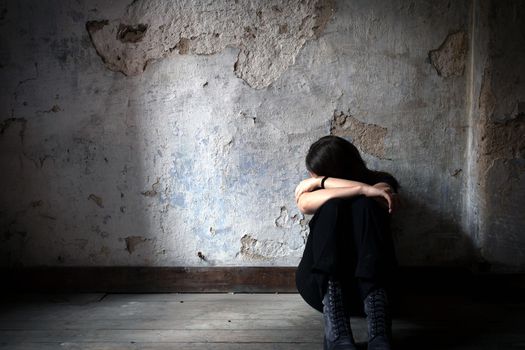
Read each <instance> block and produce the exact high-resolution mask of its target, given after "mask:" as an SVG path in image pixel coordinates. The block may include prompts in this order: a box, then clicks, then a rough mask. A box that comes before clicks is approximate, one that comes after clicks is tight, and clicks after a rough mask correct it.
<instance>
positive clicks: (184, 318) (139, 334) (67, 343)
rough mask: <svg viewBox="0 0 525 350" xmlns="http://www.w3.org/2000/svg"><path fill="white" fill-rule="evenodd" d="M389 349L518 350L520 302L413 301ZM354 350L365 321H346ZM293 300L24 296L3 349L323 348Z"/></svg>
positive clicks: (2, 314) (11, 303)
mask: <svg viewBox="0 0 525 350" xmlns="http://www.w3.org/2000/svg"><path fill="white" fill-rule="evenodd" d="M408 299H409V300H405V301H404V303H405V304H406V305H405V306H402V310H401V311H402V316H398V317H396V318H394V322H393V329H394V341H395V342H394V344H395V349H399V350H401V349H525V303H522V302H511V301H506V300H500V301H498V302H494V301H490V302H474V301H472V300H468V299H465V298H459V297H440V296H433V297H432V296H425V297H422V296H420V297H410V298H408ZM352 326H353V331H354V334H355V337H356V340H357V341H358V342H359V348H360V349H366V322H365V320H364V319H363V318H353V319H352ZM322 338H323V328H322V314H321V313H319V312H318V311H316V310H314V309H312V308H311V307H310V306H308V305H307V304H306V303H305V302H304V301H303V300H302V298H301V297H300V295H299V294H231V293H201V294H199V293H169V294H68V295H64V294H22V295H17V296H16V297H13V296H9V297H4V299H3V302H2V304H1V306H0V349H42V350H47V349H100V350H102V349H152V350H153V349H155V350H158V349H181V350H190V349H192V350H193V349H215V350H223V349H245V350H255V349H274V350H279V349H291V350H295V349H297V350H299V349H301V350H310V349H322Z"/></svg>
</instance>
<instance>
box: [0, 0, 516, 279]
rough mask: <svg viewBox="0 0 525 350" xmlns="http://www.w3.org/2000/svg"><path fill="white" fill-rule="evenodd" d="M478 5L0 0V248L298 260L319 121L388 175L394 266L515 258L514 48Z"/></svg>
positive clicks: (32, 259)
mask: <svg viewBox="0 0 525 350" xmlns="http://www.w3.org/2000/svg"><path fill="white" fill-rule="evenodd" d="M505 4H506V5H505V6H507V7H505V6H503V8H506V11H508V12H512V11H513V10H512V8H513V7H516V8H519V9H520V11H522V5H520V4H519V3H518V2H508V3H505ZM483 6H485V5H481V4H479V3H478V2H475V1H473V2H471V1H444V0H440V1H418V2H411V1H405V0H404V1H401V0H398V1H380V0H374V1H356V0H353V1H342V0H341V1H337V2H335V3H334V2H331V1H325V0H316V1H314V0H305V1H299V0H297V1H292V0H290V1H249V2H240V1H228V2H227V1H215V2H203V1H175V2H168V1H149V0H139V1H133V2H130V1H116V2H105V1H95V0H93V1H87V0H86V1H78V2H75V3H72V2H59V1H51V0H46V1H39V2H29V1H4V2H0V28H1V29H2V31H0V42H2V46H1V47H0V76H1V80H2V82H3V83H2V85H1V86H0V91H1V93H0V107H1V109H0V164H1V167H2V173H1V174H0V180H1V182H0V183H1V184H2V197H1V199H0V200H1V202H0V240H1V241H2V244H1V245H0V252H1V257H2V259H1V261H0V263H1V264H2V265H4V266H17V265H68V266H70V265H155V266H227V265H241V266H243V265H285V266H297V264H298V262H299V259H300V257H301V255H302V252H303V249H304V244H305V241H306V238H307V235H308V221H309V219H310V217H311V216H310V215H303V214H301V213H300V212H299V210H298V209H297V208H296V206H295V202H294V198H293V190H294V188H295V185H296V184H297V183H298V182H299V181H300V180H301V179H303V178H305V177H307V176H308V174H307V172H306V169H305V168H304V157H305V155H306V151H307V149H308V146H309V145H310V144H311V143H312V142H313V141H315V140H316V139H318V138H319V137H320V136H323V135H326V134H329V133H332V134H337V135H341V136H343V137H345V138H347V139H349V140H351V141H353V142H354V143H355V144H356V145H357V146H358V147H359V148H360V150H361V151H362V153H363V156H364V158H365V160H366V161H367V163H368V165H369V166H370V167H371V168H376V169H383V170H386V171H390V172H392V173H393V174H394V175H396V177H397V178H398V179H399V181H400V183H401V185H402V189H401V193H402V196H403V197H404V198H403V199H404V202H405V204H406V206H405V207H404V208H403V209H402V210H400V211H399V213H398V214H397V215H396V216H395V217H394V221H393V226H394V239H395V242H396V247H397V250H398V256H399V259H400V262H401V264H403V265H443V264H445V265H446V264H467V265H469V266H471V265H472V264H478V263H479V262H481V263H483V264H486V263H487V262H488V263H489V264H491V265H490V266H492V268H499V269H514V270H515V269H522V270H525V269H524V260H525V258H524V257H523V255H520V254H519V253H518V249H517V248H515V247H511V246H510V245H511V244H514V243H516V242H517V243H518V247H521V245H520V244H522V242H523V238H522V236H523V234H522V231H521V230H522V229H521V227H523V225H521V221H520V220H522V218H521V219H520V218H516V217H515V213H514V210H515V209H516V208H515V207H514V204H513V203H521V202H519V201H520V200H521V199H520V198H522V197H523V195H522V194H523V186H522V183H523V182H522V180H521V179H522V176H521V175H522V170H521V169H522V168H521V167H522V163H521V162H522V160H523V153H522V152H521V151H519V150H522V149H523V144H522V143H520V142H522V141H520V140H521V139H520V136H521V135H522V125H523V123H522V117H513V116H515V115H520V113H522V110H523V103H522V102H523V98H522V96H523V95H522V92H523V89H522V87H523V84H522V83H521V81H523V79H522V80H518V82H517V83H515V85H512V84H513V83H512V81H514V80H513V78H515V76H514V75H513V74H514V70H513V69H514V68H510V67H511V65H513V66H519V67H520V68H519V74H521V75H520V76H522V70H523V64H522V63H520V62H518V61H507V60H512V59H515V60H517V58H509V57H507V54H506V53H505V54H503V55H501V54H500V55H499V56H498V55H497V54H498V53H499V52H506V51H510V52H514V53H519V52H521V51H519V50H521V49H520V47H519V46H517V44H516V45H514V44H513V43H512V40H517V41H519V40H522V38H520V37H519V33H520V29H519V28H518V26H517V22H516V23H515V22H512V21H508V22H509V23H510V24H505V21H504V20H502V19H501V18H503V17H496V19H493V24H492V25H488V24H487V25H486V26H484V25H481V24H480V23H481V22H480V21H475V18H476V17H475V16H473V14H477V15H476V16H478V17H479V16H481V15H480V13H482V14H484V16H486V15H487V13H486V12H483V11H486V10H485V8H484V7H483ZM507 14H508V13H507ZM481 17H483V16H481ZM486 17H487V16H486ZM511 17H512V16H511ZM49 18H53V19H54V20H53V21H49ZM487 21H488V17H487ZM507 31H508V32H509V33H510V32H512V33H510V35H509V37H508V40H504V41H503V42H504V44H502V45H503V46H501V47H493V46H492V47H489V46H488V44H487V47H486V48H485V46H483V45H484V43H485V41H487V42H488V40H486V36H488V34H487V33H492V35H493V38H498V37H500V36H501V37H505V35H506V32H507ZM474 44H475V45H474ZM521 47H523V46H521ZM489 52H492V53H493V55H492V56H493V57H492V56H491V57H492V59H491V60H490V62H491V63H490V64H488V63H486V62H484V61H483V62H482V58H483V57H485V56H486V57H489V56H490V55H489V54H488V53H489ZM511 56H512V55H511ZM474 58H475V59H474ZM480 67H482V68H480ZM486 67H488V68H487V72H490V75H489V73H487V75H486V78H483V76H484V71H485V68H486ZM502 76H503V77H504V79H502V78H501V77H502ZM482 80H483V81H485V83H484V85H483V86H485V87H484V88H483V91H484V92H483V94H481V95H482V96H484V97H483V100H484V101H488V102H483V103H481V105H482V106H483V108H484V109H485V110H489V109H490V110H491V111H492V110H493V111H494V112H491V113H492V114H493V116H495V118H496V119H498V123H499V124H495V123H496V119H494V118H492V119H494V123H492V121H491V122H482V120H492V119H491V118H489V119H483V118H481V113H478V112H479V111H478V109H480V108H481V107H477V105H478V102H479V101H478V96H480V91H481V86H482ZM488 81H490V83H487V82H488ZM488 86H490V89H489V88H488ZM514 86H517V87H519V88H520V89H521V90H516V91H515V90H514ZM491 101H492V102H491ZM516 101H517V103H514V102H516ZM520 111H521V112H520ZM485 114H486V113H485ZM485 134H486V135H488V136H486V137H485V136H482V135H485ZM507 138H510V139H511V140H513V141H512V142H507V141H506V140H507ZM486 152H489V153H490V154H492V155H493V156H492V155H491V156H484V154H485V153H486ZM520 152H521V153H520ZM475 155H476V156H477V155H479V156H480V159H483V160H482V161H480V162H484V161H486V164H488V165H491V166H490V169H489V168H486V169H485V170H487V171H488V172H487V173H486V175H483V176H481V174H485V173H482V172H481V169H482V168H483V167H482V166H478V165H477V164H478V163H476V162H475V161H473V159H477V158H475V157H474V156H475ZM483 169H484V168H483ZM489 170H490V171H489ZM502 174H505V176H508V179H509V180H508V181H507V182H508V183H510V185H508V186H510V187H505V188H504V190H505V191H509V192H508V193H509V196H507V197H505V198H507V200H505V201H503V203H505V204H504V205H502V206H501V207H497V208H496V207H494V206H492V207H489V206H488V205H486V204H485V203H487V200H488V199H490V200H492V201H494V200H498V201H499V200H501V198H499V197H498V196H500V197H501V196H502V195H501V193H507V192H505V191H500V192H498V193H500V194H499V195H498V196H496V195H489V193H490V192H491V191H494V190H497V189H499V187H498V184H499V183H498V182H497V179H498V177H499V176H501V175H502ZM520 181H521V182H520ZM478 182H481V183H482V184H483V185H482V187H480V188H479V189H478V188H477V186H478V185H477V183H478ZM480 186H481V185H480ZM505 186H507V185H505ZM520 186H521V187H520ZM520 195H521V197H520ZM478 214H479V215H478ZM508 218H511V219H509V220H507V219H508ZM494 225H496V226H494ZM498 225H500V226H498ZM519 225H521V226H519ZM500 230H504V231H505V232H510V233H500ZM506 253H510V255H509V256H511V258H508V256H507V255H506ZM498 264H500V265H498ZM476 266H477V265H476ZM483 266H486V265H483Z"/></svg>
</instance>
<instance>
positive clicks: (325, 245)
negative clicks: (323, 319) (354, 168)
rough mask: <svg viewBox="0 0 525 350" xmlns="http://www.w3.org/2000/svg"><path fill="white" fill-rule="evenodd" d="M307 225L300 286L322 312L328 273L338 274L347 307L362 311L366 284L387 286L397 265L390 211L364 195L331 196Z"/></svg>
mask: <svg viewBox="0 0 525 350" xmlns="http://www.w3.org/2000/svg"><path fill="white" fill-rule="evenodd" d="M309 227H310V233H309V235H308V239H307V241H306V246H305V250H304V253H303V257H302V258H301V262H300V263H299V266H298V267H297V270H296V276H295V282H296V286H297V290H298V291H299V293H300V294H301V296H302V297H303V299H304V300H305V301H306V302H307V303H308V304H309V305H310V306H312V307H313V308H315V309H316V310H318V311H320V312H323V304H322V299H323V296H324V294H325V293H326V290H327V287H328V278H329V277H330V276H334V277H335V278H337V279H338V280H339V281H340V282H341V284H342V287H343V297H344V300H345V309H346V311H347V312H348V313H350V314H362V310H363V309H362V299H363V298H364V296H363V295H362V294H363V293H362V289H363V288H364V287H363V286H365V287H366V288H368V289H369V290H371V289H373V288H376V287H379V286H381V287H384V288H386V289H387V290H388V289H389V287H390V284H391V282H392V279H393V276H394V274H395V272H396V270H397V266H398V263H397V258H396V255H395V250H394V244H393V240H392V235H391V231H390V214H389V213H388V210H387V209H385V208H384V207H382V206H381V205H380V204H379V203H378V202H376V201H375V200H373V199H371V198H368V197H365V196H363V195H360V196H354V197H349V198H332V199H329V200H327V201H326V202H325V203H324V204H323V205H322V206H321V207H319V208H318V210H317V211H316V212H315V214H314V216H313V217H312V218H311V220H310V222H309ZM365 280H366V281H367V283H366V284H363V283H361V282H360V281H365ZM360 291H361V292H360Z"/></svg>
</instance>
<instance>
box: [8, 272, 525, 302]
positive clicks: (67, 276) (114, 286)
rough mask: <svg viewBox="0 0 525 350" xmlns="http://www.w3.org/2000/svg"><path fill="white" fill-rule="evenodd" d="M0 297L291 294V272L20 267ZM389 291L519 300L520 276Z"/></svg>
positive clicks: (412, 277)
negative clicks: (18, 294)
mask: <svg viewBox="0 0 525 350" xmlns="http://www.w3.org/2000/svg"><path fill="white" fill-rule="evenodd" d="M0 271H1V274H2V282H3V283H2V285H3V286H4V287H3V288H2V291H3V292H7V293H12V292H20V291H23V292H26V291H29V292H104V293H159V292H162V293H166V292H236V293H276V292H279V293H296V292H297V289H296V286H295V271H296V267H278V266H248V267H138V266H115V267H105V266H100V267H44V266H42V267H23V268H9V269H7V268H4V269H1V270H0ZM394 288H395V289H397V290H399V291H401V292H402V293H403V294H404V295H409V294H439V295H443V294H449V295H469V296H477V297H483V298H485V297H487V298H501V297H505V298H508V297H518V298H522V297H525V274H495V273H482V274H479V273H471V272H470V271H469V270H467V269H462V268H441V267H438V268H436V267H401V268H400V269H399V272H398V274H397V275H396V278H395V281H394Z"/></svg>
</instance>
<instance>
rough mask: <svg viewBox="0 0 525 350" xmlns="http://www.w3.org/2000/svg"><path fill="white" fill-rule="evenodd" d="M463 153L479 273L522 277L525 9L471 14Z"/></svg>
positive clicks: (493, 7) (487, 5) (496, 6)
mask: <svg viewBox="0 0 525 350" xmlns="http://www.w3.org/2000/svg"><path fill="white" fill-rule="evenodd" d="M474 15H475V22H474V24H475V25H474V28H475V29H476V30H477V31H478V32H479V35H478V40H477V42H476V64H475V66H476V69H477V72H476V73H473V74H475V79H472V84H471V91H472V93H471V94H472V105H471V116H470V118H471V123H470V124H471V125H472V130H473V132H472V136H471V144H470V150H469V155H470V157H469V159H470V162H471V173H472V178H471V185H470V188H469V189H470V192H471V193H473V195H472V196H470V197H471V198H470V199H471V200H470V204H471V213H470V214H471V215H470V218H469V219H470V220H469V221H470V230H471V232H472V234H473V236H474V237H475V240H476V242H477V245H478V247H479V252H480V257H479V258H480V269H482V270H489V271H490V270H505V271H523V270H525V232H524V227H525V215H523V207H524V206H525V196H524V194H525V176H524V174H525V171H524V170H525V159H524V158H525V83H524V77H525V63H524V61H523V57H525V55H524V54H525V49H524V48H525V28H524V27H523V24H522V21H521V20H520V19H521V18H523V16H525V4H524V3H523V2H515V1H504V2H498V1H487V2H482V3H481V4H480V6H479V7H478V8H477V12H475V13H474Z"/></svg>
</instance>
